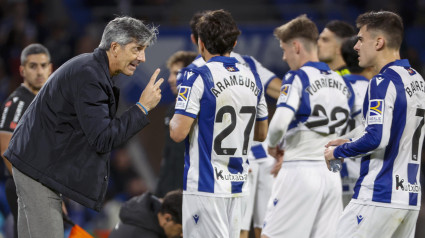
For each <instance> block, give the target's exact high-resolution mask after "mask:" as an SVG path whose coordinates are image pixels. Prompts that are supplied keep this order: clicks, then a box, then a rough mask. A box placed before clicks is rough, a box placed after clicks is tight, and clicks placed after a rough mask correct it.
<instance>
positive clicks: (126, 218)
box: [109, 193, 166, 238]
mask: <svg viewBox="0 0 425 238" xmlns="http://www.w3.org/2000/svg"><path fill="white" fill-rule="evenodd" d="M160 208H161V202H160V201H159V199H158V198H157V197H155V196H153V195H152V194H150V193H144V194H142V195H140V196H137V197H133V198H132V199H130V200H129V201H127V202H125V203H124V205H123V206H122V207H121V210H120V220H121V221H120V222H119V223H118V225H117V226H115V228H114V229H113V230H112V231H111V234H109V238H121V237H126V238H133V237H134V238H136V237H143V238H165V237H166V236H165V233H164V230H163V229H162V228H161V227H160V226H159V221H158V212H159V210H160Z"/></svg>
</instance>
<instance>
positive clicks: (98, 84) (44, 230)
mask: <svg viewBox="0 0 425 238" xmlns="http://www.w3.org/2000/svg"><path fill="white" fill-rule="evenodd" d="M156 34H157V30H156V28H155V27H149V26H146V25H145V24H143V23H142V22H141V21H139V20H137V19H133V18H130V17H119V18H116V19H114V20H112V21H110V22H109V23H108V25H107V26H106V27H105V29H104V32H103V36H102V40H101V42H100V45H99V48H97V49H95V50H94V52H93V53H89V54H82V55H79V56H77V57H75V58H73V59H71V60H69V61H68V62H66V63H64V64H63V65H62V66H61V67H60V68H59V69H58V70H57V71H56V72H55V73H53V74H52V75H51V76H50V77H49V80H48V81H47V83H46V84H45V86H44V87H43V88H42V89H41V91H40V92H39V94H38V95H37V97H36V98H35V99H34V102H33V103H32V104H31V105H30V106H29V108H28V110H27V111H26V113H25V114H24V115H23V117H22V119H21V120H20V122H19V125H18V127H17V128H16V130H15V132H14V134H13V136H12V139H11V141H10V145H9V148H8V150H7V151H6V152H5V154H4V156H5V157H6V158H7V159H8V160H9V161H10V162H11V163H12V165H13V175H14V179H15V183H16V187H17V194H18V206H19V216H18V217H19V218H18V234H19V237H24V238H25V237H61V238H62V237H63V236H64V231H63V222H62V214H61V195H62V194H63V195H64V196H66V197H69V198H71V199H73V200H75V201H76V202H78V203H81V204H82V205H84V206H87V207H89V208H92V209H95V210H100V208H101V204H102V202H103V199H104V196H105V193H106V189H107V185H108V177H109V153H110V151H111V150H112V149H113V148H116V147H117V146H120V145H122V144H123V143H125V142H126V141H127V140H128V139H130V138H131V137H132V136H133V135H135V134H136V133H137V132H139V131H140V130H141V129H142V128H143V127H145V126H146V125H147V124H148V123H149V121H148V119H147V114H148V111H149V110H151V109H152V108H154V107H155V106H156V105H157V104H158V102H159V100H160V99H161V91H160V89H159V86H160V85H161V83H162V81H163V79H160V80H159V81H158V82H156V83H155V79H156V77H157V76H158V74H159V69H158V70H156V71H155V73H154V74H153V75H152V78H151V80H150V82H149V84H148V85H147V87H146V89H145V90H144V92H143V93H142V95H141V96H140V99H139V102H137V103H136V104H135V105H134V106H132V107H130V108H129V109H128V110H127V111H126V112H124V113H123V114H122V115H121V117H119V118H117V117H115V115H116V111H117V106H118V99H119V89H118V88H116V87H115V86H114V81H113V80H112V77H113V76H115V75H118V74H119V73H123V74H125V75H133V73H134V71H135V70H136V67H137V65H138V64H139V63H141V62H144V61H145V49H146V47H147V46H149V45H150V44H152V43H153V41H154V40H155V39H156Z"/></svg>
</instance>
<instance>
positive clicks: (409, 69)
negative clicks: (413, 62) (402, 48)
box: [406, 68, 416, 75]
mask: <svg viewBox="0 0 425 238" xmlns="http://www.w3.org/2000/svg"><path fill="white" fill-rule="evenodd" d="M406 70H407V72H408V73H409V74H410V75H414V74H416V72H415V71H414V70H413V69H412V68H407V69H406Z"/></svg>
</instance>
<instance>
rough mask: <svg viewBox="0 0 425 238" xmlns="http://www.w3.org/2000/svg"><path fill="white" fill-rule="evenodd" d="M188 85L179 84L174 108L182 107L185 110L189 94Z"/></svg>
mask: <svg viewBox="0 0 425 238" xmlns="http://www.w3.org/2000/svg"><path fill="white" fill-rule="evenodd" d="M190 90H191V88H190V87H187V86H180V89H179V93H178V94H177V102H176V107H175V108H176V109H182V110H185V109H186V106H187V101H188V99H189V96H190Z"/></svg>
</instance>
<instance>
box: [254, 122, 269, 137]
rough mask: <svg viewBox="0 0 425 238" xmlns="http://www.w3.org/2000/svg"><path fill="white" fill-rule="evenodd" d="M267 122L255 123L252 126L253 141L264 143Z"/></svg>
mask: <svg viewBox="0 0 425 238" xmlns="http://www.w3.org/2000/svg"><path fill="white" fill-rule="evenodd" d="M268 127H269V124H268V120H263V121H256V122H255V126H254V140H255V141H261V142H262V141H264V140H265V139H266V137H267V129H268Z"/></svg>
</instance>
